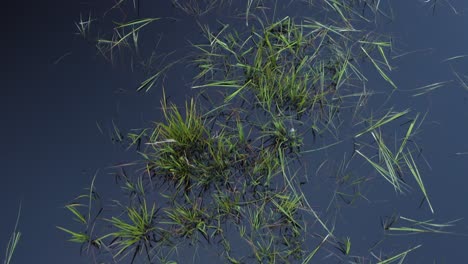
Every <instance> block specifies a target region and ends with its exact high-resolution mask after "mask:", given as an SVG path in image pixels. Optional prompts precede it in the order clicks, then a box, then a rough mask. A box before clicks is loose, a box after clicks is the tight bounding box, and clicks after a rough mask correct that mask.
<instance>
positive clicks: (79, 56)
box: [0, 1, 468, 263]
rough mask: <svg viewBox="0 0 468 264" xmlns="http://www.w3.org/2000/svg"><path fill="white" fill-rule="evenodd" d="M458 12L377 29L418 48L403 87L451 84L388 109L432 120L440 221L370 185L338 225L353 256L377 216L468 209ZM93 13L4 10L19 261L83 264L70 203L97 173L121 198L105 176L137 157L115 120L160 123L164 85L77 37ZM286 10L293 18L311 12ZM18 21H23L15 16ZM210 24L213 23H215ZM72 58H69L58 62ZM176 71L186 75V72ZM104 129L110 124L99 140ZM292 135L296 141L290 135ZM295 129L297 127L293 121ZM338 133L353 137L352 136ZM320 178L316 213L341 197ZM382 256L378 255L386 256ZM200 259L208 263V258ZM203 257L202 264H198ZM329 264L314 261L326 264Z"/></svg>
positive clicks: (406, 64)
mask: <svg viewBox="0 0 468 264" xmlns="http://www.w3.org/2000/svg"><path fill="white" fill-rule="evenodd" d="M438 2H440V1H438ZM451 4H452V5H453V6H454V7H455V8H456V9H457V10H458V12H459V13H460V14H459V15H454V13H453V12H452V10H451V8H450V6H448V5H447V4H444V5H440V6H439V5H438V7H437V10H436V13H435V15H432V10H431V9H430V8H429V6H428V5H424V4H423V3H421V2H419V1H405V2H404V3H403V2H401V3H392V8H393V14H394V16H395V19H394V20H393V21H392V22H389V21H387V20H385V19H382V20H383V21H384V22H383V23H382V24H380V25H381V26H379V28H376V30H381V31H385V32H390V33H392V34H393V36H394V41H395V47H396V48H397V49H399V50H397V51H399V52H400V50H401V52H403V53H404V52H407V51H419V52H415V53H412V54H409V55H407V56H404V57H401V58H396V59H395V60H394V61H393V62H392V64H393V65H394V66H395V69H394V70H393V71H392V73H391V76H392V78H393V79H394V81H395V83H396V84H397V85H398V86H399V87H400V89H401V90H409V89H412V88H416V87H421V86H424V85H427V84H430V83H434V82H440V81H449V80H453V82H451V83H450V84H449V85H448V86H447V87H442V88H440V89H438V90H435V91H433V92H431V93H428V94H426V95H423V96H419V97H411V96H410V95H411V94H412V93H411V92H401V93H395V94H394V96H393V99H392V103H391V105H393V106H394V107H395V108H398V109H400V110H401V109H406V108H407V107H410V108H411V109H412V111H413V112H422V113H426V112H427V116H426V118H425V120H424V123H423V125H422V127H421V128H422V131H421V133H419V134H418V135H417V137H416V138H417V142H418V146H420V147H421V148H422V154H423V155H424V158H425V159H426V160H427V162H428V163H429V164H430V167H429V166H424V163H425V162H424V161H423V159H422V157H421V158H419V159H418V162H421V164H422V165H421V173H422V176H423V179H424V183H425V186H426V188H427V189H428V192H429V195H430V198H431V202H432V203H433V207H434V208H435V212H436V214H435V215H431V214H430V213H428V210H427V204H424V205H423V206H422V207H421V208H418V206H419V201H420V199H421V194H420V192H419V190H418V188H417V187H416V185H414V184H413V185H412V186H413V187H414V189H413V190H412V192H411V194H409V195H407V196H402V197H397V196H395V194H394V191H393V189H392V187H391V186H389V185H388V184H386V183H385V182H381V184H380V183H379V182H378V183H376V184H374V183H373V184H372V185H371V186H372V188H370V187H369V188H367V189H365V190H363V191H364V192H365V193H366V196H367V197H371V198H372V199H370V200H371V201H372V203H368V202H366V201H365V200H363V199H360V200H359V201H358V202H357V203H356V205H353V206H351V207H347V206H343V208H342V214H343V215H346V218H342V219H339V220H338V221H337V223H339V225H338V224H337V232H338V233H339V234H340V235H342V236H350V237H351V238H352V239H353V240H352V243H353V244H352V249H351V251H352V252H353V250H358V251H360V253H362V252H365V250H366V248H368V246H369V245H370V244H372V243H373V242H374V241H375V238H376V237H379V236H380V235H381V233H379V232H381V227H380V218H381V217H383V216H389V215H391V214H392V213H394V212H398V213H400V214H401V215H403V216H407V217H412V216H415V217H418V219H421V220H426V219H436V220H435V221H436V222H438V223H442V222H447V221H450V220H454V219H458V218H466V215H467V212H468V210H467V209H468V208H467V207H466V204H465V203H463V202H462V201H465V200H466V199H467V197H466V192H465V188H464V186H466V180H465V179H464V174H465V172H466V169H467V168H466V159H467V157H468V156H466V155H456V153H458V152H466V151H468V144H467V143H466V137H465V135H466V134H467V130H468V126H467V124H466V122H465V120H466V118H467V115H468V112H467V111H466V92H467V91H466V90H465V89H463V88H462V87H461V86H460V85H459V84H458V82H457V80H456V76H454V75H453V70H455V71H457V72H458V73H460V74H461V75H463V74H465V73H464V72H463V71H464V69H465V68H466V63H467V61H466V59H460V60H457V61H456V63H455V62H453V63H451V64H449V63H444V62H442V61H443V60H444V59H446V58H448V57H452V56H456V55H461V54H466V53H467V51H466V47H467V45H466V44H467V42H468V40H467V37H466V36H465V35H464V34H462V32H464V28H465V25H466V23H467V22H468V21H467V17H466V15H465V14H464V11H465V10H466V8H467V6H466V3H464V2H463V1H453V2H451ZM34 5H36V6H34ZM91 5H92V6H91V7H89V6H85V5H80V4H78V2H69V3H66V4H65V3H62V2H58V1H57V2H54V1H49V2H47V4H45V3H42V4H41V5H38V4H33V3H31V4H30V5H29V6H28V7H26V8H25V7H21V6H14V3H10V6H9V7H8V8H7V9H6V10H8V11H7V12H6V13H7V14H8V15H7V16H6V17H5V18H3V19H5V22H4V24H7V25H11V26H9V27H8V31H7V32H8V36H9V38H8V39H9V40H10V41H5V42H2V44H1V45H2V49H3V50H4V51H5V52H6V53H7V56H6V62H5V63H4V64H3V65H2V71H1V72H2V80H3V83H2V88H3V94H2V96H1V100H2V101H1V104H0V105H1V107H2V111H1V113H2V121H3V124H4V126H3V128H4V129H3V130H2V132H1V133H2V137H3V138H4V139H5V140H4V145H3V146H4V151H3V154H2V159H1V160H2V166H3V168H5V169H4V177H3V179H4V180H3V183H2V184H1V187H0V188H1V192H0V193H1V199H2V201H4V210H3V212H4V213H3V214H2V215H3V217H2V225H1V228H0V237H1V238H2V239H1V240H0V248H5V245H6V241H7V238H8V236H9V234H10V232H11V230H12V228H13V226H14V221H15V220H16V218H15V214H16V212H17V206H18V204H19V201H20V200H21V201H22V204H23V209H22V217H21V220H20V225H19V229H20V231H21V232H22V233H23V237H22V240H21V241H20V244H19V247H18V249H17V254H16V255H15V258H14V261H13V263H31V262H38V263H63V262H67V263H87V261H86V260H85V259H84V258H82V259H80V258H79V257H78V255H79V247H78V246H77V245H74V244H71V243H64V240H65V239H66V235H65V234H64V233H63V232H60V231H59V230H57V229H56V228H55V226H57V225H60V226H68V225H69V224H70V221H69V215H68V214H67V212H66V210H64V209H62V207H63V205H64V204H66V203H67V202H68V201H70V199H72V198H73V197H75V196H76V195H78V194H80V193H81V192H82V190H83V188H85V187H86V186H88V185H89V184H90V182H91V179H92V177H93V175H94V174H95V172H96V170H98V169H99V173H98V178H97V183H96V186H98V188H100V190H102V191H103V192H104V193H108V194H109V195H110V194H118V193H119V192H118V190H117V189H116V188H115V185H113V180H114V179H113V176H112V173H113V170H111V169H106V167H107V166H110V165H113V164H115V163H123V162H128V161H129V160H133V159H134V158H135V156H134V152H133V151H132V150H129V151H124V149H125V148H124V147H122V146H120V145H119V144H112V141H111V140H110V139H109V138H110V136H109V134H110V133H111V132H109V131H112V120H114V121H115V123H116V124H117V125H118V126H119V127H122V129H123V130H125V129H127V130H128V129H130V128H135V127H142V126H146V125H148V123H149V122H150V121H151V120H160V119H161V117H162V115H161V111H160V108H159V106H160V104H159V100H160V88H153V90H154V91H153V90H152V92H150V93H147V94H145V93H139V94H136V93H134V92H133V89H134V88H136V87H137V86H138V84H139V81H140V80H141V78H142V74H141V73H140V72H138V71H135V72H133V73H132V72H131V71H130V69H129V68H128V67H125V66H123V65H122V63H118V62H117V63H116V64H115V66H111V65H110V64H109V63H108V62H106V61H104V60H103V59H102V57H100V56H99V55H95V51H94V50H93V49H92V48H90V47H89V46H88V44H87V43H84V41H81V40H80V39H79V38H78V37H75V36H74V35H73V33H74V32H75V28H74V25H73V22H74V20H76V19H78V18H79V13H80V11H81V12H83V14H87V10H89V9H90V8H97V9H99V10H101V11H102V10H104V8H105V7H104V6H100V4H97V3H92V4H91ZM145 5H146V3H145ZM153 10H156V8H154V9H153V7H150V6H146V7H145V8H143V9H141V10H140V12H141V15H142V16H143V15H145V14H149V13H153V12H152V11H153ZM296 11H297V12H296ZM174 12H175V11H174V10H173V9H172V8H171V7H170V5H169V4H165V5H164V6H162V7H161V8H159V9H157V10H156V11H155V13H156V15H157V16H158V15H164V16H171V17H172V16H178V17H184V16H182V15H181V14H180V13H179V12H175V13H174ZM287 12H288V13H290V16H294V15H299V14H300V13H301V12H304V9H302V10H287ZM19 13H22V14H24V15H23V16H19V15H17V14H19ZM169 14H170V15H169ZM220 15H221V14H220ZM278 17H279V15H278ZM204 19H205V20H206V21H209V20H212V19H213V17H207V18H204ZM230 19H233V18H230ZM233 20H235V19H233ZM382 25H383V26H382ZM153 29H154V30H156V31H157V32H158V34H162V36H163V39H162V40H164V41H161V42H160V46H159V48H160V49H161V50H166V51H169V50H172V49H178V50H179V51H183V50H184V49H186V48H187V46H188V44H187V40H193V41H195V40H198V41H199V40H201V38H200V36H199V33H198V32H199V31H198V26H197V25H196V24H195V23H194V21H193V20H192V19H190V18H188V17H187V18H185V19H184V20H181V21H177V22H174V21H170V20H168V21H164V22H162V23H161V24H157V26H154V28H153ZM158 34H155V35H153V36H151V37H150V39H152V40H151V41H152V42H150V43H152V45H149V46H153V44H154V45H155V44H156V43H157V40H158V39H159V35H158ZM68 52H71V54H70V55H68V56H66V57H64V58H63V59H62V60H61V61H60V62H59V63H58V64H54V61H56V60H57V59H58V58H59V57H61V56H62V55H64V54H67V53H68ZM450 65H452V67H453V69H452V68H451V67H450ZM366 67H367V66H366ZM368 70H369V71H368V72H369V73H368V77H369V79H370V80H369V84H368V85H369V87H370V88H373V89H375V90H379V89H380V88H374V87H371V86H372V85H375V87H377V86H380V85H381V86H384V85H387V86H388V84H386V83H385V82H382V80H381V78H380V76H379V75H378V73H377V72H376V71H374V72H372V67H368ZM180 71H187V72H185V73H186V74H183V75H180V74H179V73H178V72H180ZM189 71H190V68H188V67H185V65H183V66H180V67H179V68H177V70H175V71H173V73H172V74H173V75H175V76H176V77H174V78H171V77H168V78H167V83H166V86H165V88H166V89H165V90H166V93H167V95H168V96H169V97H170V98H171V99H172V100H173V101H176V102H177V103H179V104H180V103H182V102H183V100H184V99H186V97H187V96H186V95H185V94H186V91H187V90H188V89H187V86H188V84H189V83H190V78H189V77H188V76H190V72H189ZM169 76H172V75H169ZM178 87H181V88H178ZM387 89H391V87H387ZM385 99H386V98H380V99H378V100H382V101H384V100H385ZM376 109H378V106H376ZM96 122H97V123H98V124H100V126H101V127H102V130H103V132H104V133H103V134H101V133H100V132H99V129H98V128H97V125H96ZM399 125H400V123H398V124H396V126H395V127H392V128H395V129H396V128H398V126H399ZM289 129H290V130H289V131H288V132H291V134H292V132H293V131H292V129H293V128H292V127H291V128H289ZM294 129H298V128H297V127H296V126H295V124H294ZM294 132H296V130H294ZM340 136H342V137H343V138H346V131H344V132H342V134H341V135H340ZM390 142H391V141H390ZM348 146H349V147H348ZM350 147H351V145H347V147H345V151H346V153H347V154H346V155H347V157H348V158H349V156H350V155H351V151H352V148H350ZM343 152H344V151H343V150H342V149H337V150H330V151H328V152H327V155H328V157H329V159H330V160H331V159H335V160H334V161H333V162H331V163H329V164H326V165H325V167H323V168H324V169H325V168H326V170H328V171H333V169H334V168H335V169H336V168H337V167H338V165H339V164H340V162H341V161H340V159H341V158H342V157H343V156H344V153H343ZM317 157H320V155H319V154H317ZM356 167H358V168H360V169H359V170H357V171H359V172H362V173H363V174H366V175H373V176H374V177H377V176H378V175H377V174H375V172H373V171H372V169H371V168H370V167H369V166H368V164H366V163H365V162H364V161H362V160H361V161H360V162H357V163H356ZM361 167H362V169H361ZM316 169H317V164H313V163H311V164H310V165H309V167H308V168H307V172H308V174H309V176H310V177H311V178H312V180H313V184H310V185H311V188H312V189H313V190H314V191H313V192H316V193H322V194H324V195H325V197H317V199H315V200H313V201H314V203H315V204H316V205H319V206H320V207H319V208H318V210H320V209H321V208H323V207H325V206H326V205H327V204H328V202H329V200H330V197H329V196H327V188H330V189H333V188H332V187H330V185H329V183H330V180H329V179H327V178H326V177H324V178H313V177H312V176H313V174H314V173H313V172H315V170H316ZM326 170H325V171H326ZM330 174H332V173H330ZM313 192H312V193H313ZM328 195H329V194H328ZM451 231H454V232H456V233H459V234H467V233H468V232H467V224H466V221H464V220H462V221H460V222H458V223H457V226H456V227H455V228H454V229H451ZM364 233H365V234H364ZM372 235H374V236H375V237H372ZM3 238H5V239H3ZM466 239H467V238H466V237H464V236H454V235H440V234H421V235H412V236H398V237H391V238H389V240H388V244H387V249H388V250H387V251H386V253H389V254H391V253H394V254H396V253H398V252H401V250H400V251H399V249H402V248H403V249H409V248H410V247H411V246H415V245H418V244H420V243H421V244H423V246H422V247H421V248H418V249H417V250H416V251H414V252H412V253H410V254H409V255H408V258H407V263H428V262H431V261H433V260H436V261H437V263H439V262H440V263H460V262H463V261H465V260H466V259H467V257H466V256H465V254H464V251H463V250H464V245H466V241H467V240H466ZM353 241H356V242H353ZM357 241H359V242H357ZM440 245H444V247H443V248H441V246H440ZM397 248H398V250H397ZM187 250H188V251H189V253H188V254H190V250H189V249H187ZM374 253H375V254H376V255H378V254H379V250H375V251H374ZM200 255H201V256H200V259H203V258H204V257H203V254H201V253H200ZM0 256H1V255H0ZM368 256H369V257H370V255H368ZM200 259H198V260H196V261H195V262H197V261H198V262H200V261H201V260H200ZM329 260H330V259H326V260H322V262H318V263H328V262H327V261H329Z"/></svg>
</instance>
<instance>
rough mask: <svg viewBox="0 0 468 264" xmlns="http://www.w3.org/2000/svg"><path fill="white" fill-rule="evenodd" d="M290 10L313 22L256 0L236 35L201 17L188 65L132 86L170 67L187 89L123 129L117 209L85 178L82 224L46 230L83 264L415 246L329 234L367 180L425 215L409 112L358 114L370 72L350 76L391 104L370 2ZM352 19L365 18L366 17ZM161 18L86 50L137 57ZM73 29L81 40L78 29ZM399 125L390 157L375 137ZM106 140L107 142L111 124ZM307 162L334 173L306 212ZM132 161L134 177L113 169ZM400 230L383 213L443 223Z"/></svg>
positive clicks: (358, 252)
mask: <svg viewBox="0 0 468 264" xmlns="http://www.w3.org/2000/svg"><path fill="white" fill-rule="evenodd" d="M292 2H294V3H295V4H299V5H302V4H304V5H305V6H306V7H309V6H313V7H315V8H317V7H318V8H321V9H320V10H323V12H324V13H325V14H318V15H316V16H313V18H310V17H309V18H307V17H296V18H293V17H290V16H284V17H283V18H278V16H277V14H276V12H279V10H278V9H279V8H278V6H276V5H269V4H271V3H270V1H261V0H248V1H247V3H246V4H247V6H246V7H245V8H244V9H243V11H241V12H240V14H238V13H236V14H235V15H239V16H242V17H243V20H242V25H238V24H237V25H236V24H235V21H234V22H232V23H234V25H236V26H233V25H232V24H228V23H221V22H217V29H216V30H212V26H210V25H205V24H202V23H201V22H200V23H199V25H200V29H201V31H202V34H203V36H204V41H201V42H197V43H196V42H193V43H191V48H192V52H191V53H190V54H188V55H187V54H184V55H183V56H182V57H181V58H179V59H176V60H174V61H172V62H168V63H165V64H164V63H163V64H162V65H163V66H162V67H161V69H160V70H159V71H156V73H152V74H150V76H149V77H148V78H147V79H146V80H144V81H143V82H142V83H141V85H140V86H139V87H138V88H137V90H138V91H140V90H145V91H149V90H150V89H151V88H152V87H154V86H157V85H158V80H160V79H161V78H162V76H163V75H165V74H166V73H167V72H168V71H169V70H170V68H171V67H173V66H174V67H175V65H177V64H178V63H179V62H181V61H183V62H184V63H187V64H189V65H192V66H194V68H195V69H196V73H195V75H194V77H193V83H192V88H193V90H194V91H195V92H196V94H195V95H194V96H191V97H189V98H187V100H186V102H185V105H182V106H180V105H179V106H178V105H177V104H175V103H172V102H169V99H168V98H166V95H165V93H164V92H163V93H162V100H161V109H162V114H163V119H162V120H161V121H158V122H155V123H154V124H152V125H151V126H149V127H146V128H143V129H140V130H138V131H137V132H135V131H133V132H131V133H129V135H128V139H129V142H130V143H129V146H134V145H136V144H138V145H139V146H143V147H138V154H139V160H138V161H137V162H132V163H128V164H122V165H119V166H116V168H114V169H117V170H118V173H117V175H116V178H117V179H118V182H119V183H120V186H121V189H122V191H124V193H125V194H128V199H127V200H122V199H115V200H113V201H112V203H111V206H110V208H109V205H108V204H107V203H105V202H103V201H101V198H100V196H99V195H98V194H97V191H96V187H95V186H94V179H93V182H92V184H91V187H90V188H89V192H87V194H84V195H81V196H79V197H77V199H76V200H75V201H74V202H72V203H70V204H68V205H67V206H66V209H68V211H70V212H71V213H72V215H73V216H74V217H75V220H76V221H77V222H78V223H79V224H80V225H81V226H82V229H81V231H79V232H75V231H71V230H70V229H68V228H63V227H59V228H60V229H61V230H63V231H65V232H66V233H68V234H70V235H71V238H70V240H71V241H73V242H78V243H80V244H82V245H83V246H84V249H86V252H87V253H88V254H89V255H91V256H92V257H93V259H94V261H96V262H98V259H99V260H101V261H105V259H106V258H107V259H109V258H112V259H113V260H114V261H121V260H129V261H130V262H131V263H133V262H134V261H138V260H140V261H143V262H148V263H154V262H156V261H159V262H166V263H174V262H171V261H173V260H172V259H175V258H177V257H178V254H177V252H178V250H179V249H181V248H194V249H195V250H197V251H198V250H208V251H210V252H211V253H216V254H217V255H218V257H219V259H220V260H219V261H220V262H230V263H246V262H256V263H265V262H267V263H311V262H313V261H315V260H317V259H325V258H330V259H332V260H336V261H339V262H346V261H348V262H350V263H363V262H364V261H363V260H362V259H364V257H363V256H362V255H369V252H370V256H368V257H373V258H375V260H376V263H393V262H396V261H398V263H402V261H403V260H404V259H405V257H406V256H407V255H408V254H409V253H410V252H412V251H413V250H416V249H417V248H419V247H420V245H417V246H411V247H410V248H409V249H407V248H406V250H405V249H401V250H400V251H396V252H400V253H396V254H393V255H391V254H390V255H389V254H388V253H382V254H379V255H377V254H376V253H374V251H373V250H374V248H376V247H378V246H379V245H380V244H381V243H383V242H379V243H377V245H374V246H373V247H372V248H371V249H369V250H367V249H368V248H366V249H365V250H362V249H359V239H358V238H356V237H351V236H349V235H347V234H343V232H346V231H343V230H341V229H340V227H339V222H338V220H337V218H338V215H339V214H340V210H339V209H340V208H341V207H343V206H352V205H353V204H355V203H356V201H359V200H361V199H362V200H366V201H369V199H368V198H367V197H366V195H365V194H364V193H363V191H362V189H363V188H364V186H368V185H369V184H370V183H371V182H375V180H374V179H373V178H374V177H373V176H380V177H381V179H382V181H383V182H388V183H389V184H390V186H391V188H393V189H394V190H395V192H396V194H401V193H408V192H409V191H410V186H411V182H410V179H412V180H414V182H415V183H416V185H417V186H418V187H419V189H420V191H421V193H422V195H423V202H426V203H427V205H428V207H429V209H430V211H431V212H432V213H434V209H433V207H432V204H431V202H430V199H429V197H430V196H429V192H428V190H427V189H426V186H425V185H424V183H423V179H422V176H421V173H420V170H419V169H418V165H417V159H416V158H415V157H416V156H415V153H416V152H417V151H418V148H417V145H416V143H415V135H416V133H417V132H418V130H419V128H420V122H421V119H419V116H420V115H419V114H415V115H414V117H413V118H410V117H409V116H410V115H411V111H410V109H406V110H403V111H396V110H394V109H393V108H391V107H390V108H389V110H382V109H383V108H382V107H379V108H378V109H377V110H374V108H372V107H369V108H367V106H369V105H368V104H367V103H368V101H369V97H371V96H372V95H373V94H374V93H373V92H372V91H370V90H369V89H368V88H366V84H367V82H368V79H367V78H366V75H368V74H369V73H368V72H367V70H368V69H367V70H365V69H366V68H365V67H364V66H363V65H367V66H371V67H372V68H371V72H372V71H373V73H377V74H378V76H380V77H381V78H382V80H384V81H385V83H386V85H387V87H386V88H387V89H385V90H383V91H379V92H381V93H384V94H388V95H391V93H393V92H395V91H396V90H397V89H398V86H397V85H396V84H395V82H394V81H393V80H392V79H391V78H390V73H389V72H390V71H391V70H392V67H391V65H390V59H389V56H388V54H389V52H390V49H391V43H390V41H389V40H388V38H386V37H383V36H380V35H378V34H376V33H373V32H371V31H369V30H367V28H366V25H367V23H368V22H370V21H372V19H373V17H374V16H380V15H383V16H386V14H385V13H384V11H383V10H382V8H381V6H380V1H366V0H359V1H338V0H323V1H319V2H320V3H317V2H316V1H305V2H304V1H292ZM292 2H291V4H292ZM173 4H174V5H175V7H177V8H178V9H181V10H183V11H184V12H186V13H189V14H196V15H198V16H200V15H202V14H206V13H208V12H210V11H211V10H213V9H215V8H220V7H222V6H223V5H226V6H227V5H234V3H231V2H230V1H219V0H217V1H216V0H215V1H209V0H206V1H192V0H187V1H182V0H179V1H173ZM362 9H365V10H371V11H372V12H371V14H372V15H370V16H369V15H367V16H364V15H363V13H362V12H360V10H362ZM234 10H237V9H234ZM307 10H312V9H307ZM283 11H284V10H283ZM244 19H245V20H244ZM159 20H161V19H160V18H143V19H142V18H138V19H136V20H130V22H126V21H124V22H122V23H115V25H114V26H113V29H112V31H113V34H112V37H111V38H110V39H104V38H99V39H97V40H96V43H97V47H98V49H99V51H101V53H102V54H103V55H105V56H106V57H107V58H109V59H111V60H113V58H114V57H113V56H114V55H115V54H114V50H115V49H119V50H120V49H121V48H128V49H129V50H131V56H134V55H135V54H139V52H138V43H139V42H138V39H139V34H140V31H141V30H142V29H143V28H145V27H147V26H149V25H150V24H151V23H153V22H158V21H159ZM89 21H91V20H89ZM244 21H245V23H243V22H244ZM79 25H80V26H79V29H80V32H84V33H81V34H82V35H84V36H88V35H89V34H88V31H89V28H88V26H89V24H84V23H80V24H79ZM135 56H136V57H139V55H138V56H137V55H135ZM163 57H164V56H163ZM132 58H133V57H132ZM162 60H164V59H162ZM159 62H161V61H159ZM437 87H438V85H436V84H435V85H432V86H426V87H422V88H424V89H423V90H425V89H436V88H437ZM390 97H391V96H389V98H387V100H386V101H387V102H388V101H389V100H390V99H391V98H390ZM404 118H407V120H405V121H406V122H405V124H406V125H407V128H406V129H404V126H398V127H399V128H398V129H393V130H394V131H397V132H395V135H394V137H395V139H394V141H395V142H396V143H398V144H395V147H391V146H390V145H388V144H387V142H388V137H389V134H387V133H384V131H390V129H387V128H388V127H391V126H396V125H395V123H396V122H397V120H402V119H404ZM423 119H424V118H423ZM398 125H400V124H398ZM114 130H115V131H116V134H117V135H118V137H119V138H120V137H121V136H120V135H121V132H120V130H119V129H118V128H116V126H115V125H114ZM120 141H123V138H122V139H121V140H120ZM347 143H350V146H352V147H353V149H352V154H351V155H346V153H345V154H344V155H342V153H340V155H342V156H343V159H342V160H341V161H337V160H333V158H330V156H331V155H332V154H333V151H335V150H334V148H335V147H336V146H338V145H340V146H344V145H345V144H347ZM409 143H411V144H409ZM311 163H313V164H314V165H316V167H317V169H316V174H318V172H320V171H322V170H325V168H326V167H327V166H329V169H330V170H329V171H326V172H325V173H324V174H325V175H326V176H327V177H329V178H333V181H332V182H331V183H330V185H331V187H327V188H325V192H326V194H325V196H326V197H327V198H330V199H329V203H328V206H323V208H320V210H319V209H317V206H318V205H319V203H318V202H316V201H315V200H314V199H317V200H319V197H318V192H316V190H315V189H314V188H315V186H314V183H313V181H314V179H313V178H315V177H310V175H309V173H308V170H307V168H308V165H310V164H311ZM328 163H330V165H328ZM336 164H338V165H336ZM355 164H356V165H355ZM363 164H364V165H367V167H366V168H368V169H369V170H368V172H367V174H368V175H370V176H368V177H367V176H361V177H359V176H356V175H357V174H363V173H361V170H362V168H361V167H362V165H363ZM135 166H136V167H137V170H136V171H135V172H134V173H127V170H128V169H130V168H134V167H135ZM356 171H357V173H356ZM333 172H334V175H333ZM330 175H333V176H330ZM408 175H409V176H410V179H408V178H409V177H408ZM311 178H312V179H311ZM327 192H328V193H327ZM83 200H84V201H83ZM122 201H123V202H125V204H123V203H122ZM343 203H344V205H343ZM333 205H335V207H334V209H333V210H332V209H330V208H332V207H333ZM104 208H106V209H104ZM85 209H86V210H85ZM400 219H402V220H406V221H408V222H410V223H411V224H412V226H411V227H392V224H394V223H395V222H396V218H395V219H390V220H388V219H387V220H386V221H384V224H383V225H384V229H385V230H386V231H393V232H395V231H405V232H414V233H424V232H433V233H443V232H444V231H442V229H443V228H447V227H450V225H451V222H449V223H446V224H435V223H433V222H432V221H419V220H414V219H412V218H400ZM384 238H385V237H384ZM351 242H352V244H351ZM351 245H353V246H351ZM369 248H370V246H369ZM381 248H382V250H385V247H381ZM363 251H364V252H363ZM392 252H395V250H392ZM361 260H362V261H361Z"/></svg>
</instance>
